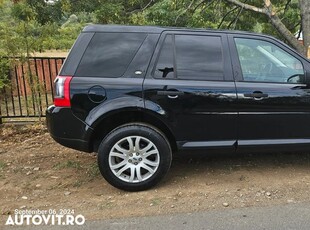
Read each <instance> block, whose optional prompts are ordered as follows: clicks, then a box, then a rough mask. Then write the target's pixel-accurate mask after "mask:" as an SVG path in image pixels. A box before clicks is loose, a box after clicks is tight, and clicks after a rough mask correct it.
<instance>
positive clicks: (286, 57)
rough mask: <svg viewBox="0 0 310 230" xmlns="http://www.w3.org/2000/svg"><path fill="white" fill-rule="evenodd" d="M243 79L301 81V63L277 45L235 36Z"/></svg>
mask: <svg viewBox="0 0 310 230" xmlns="http://www.w3.org/2000/svg"><path fill="white" fill-rule="evenodd" d="M235 42H236V46H237V51H238V56H239V61H240V65H241V69H242V73H243V79H244V80H245V81H259V82H283V83H284V82H287V83H297V82H302V81H303V77H304V70H303V66H302V63H301V62H300V61H299V60H298V59H297V58H295V57H293V56H292V55H290V54H289V53H287V52H286V51H284V50H282V49H281V48H279V47H278V46H276V45H274V44H272V43H270V42H266V41H262V40H256V39H244V38H235Z"/></svg>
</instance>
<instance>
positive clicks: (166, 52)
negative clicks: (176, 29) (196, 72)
mask: <svg viewBox="0 0 310 230" xmlns="http://www.w3.org/2000/svg"><path fill="white" fill-rule="evenodd" d="M172 39H173V37H172V35H168V36H167V37H166V39H165V41H164V44H163V46H162V48H161V51H160V54H159V58H158V62H157V65H156V69H155V77H156V78H174V67H173V41H172Z"/></svg>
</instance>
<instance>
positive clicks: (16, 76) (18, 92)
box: [14, 64, 23, 116]
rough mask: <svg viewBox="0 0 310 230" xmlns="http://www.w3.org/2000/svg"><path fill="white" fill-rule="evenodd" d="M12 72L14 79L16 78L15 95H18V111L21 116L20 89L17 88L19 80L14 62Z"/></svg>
mask: <svg viewBox="0 0 310 230" xmlns="http://www.w3.org/2000/svg"><path fill="white" fill-rule="evenodd" d="M14 70H15V71H14V72H15V79H16V86H17V95H18V105H19V112H20V116H23V110H22V104H21V102H20V91H19V90H20V89H19V80H18V73H17V68H16V65H15V64H14Z"/></svg>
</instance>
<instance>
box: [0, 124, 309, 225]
mask: <svg viewBox="0 0 310 230" xmlns="http://www.w3.org/2000/svg"><path fill="white" fill-rule="evenodd" d="M309 171H310V153H285V154H284V153H282V154H250V153H249V154H242V155H240V154H238V155H236V154H235V155H234V154H231V155H208V154H199V155H197V154H195V155H192V154H187V155H178V156H176V157H175V158H174V161H173V164H172V167H171V170H170V172H169V173H168V175H167V177H165V179H164V180H163V181H162V182H161V183H160V184H159V185H158V186H156V187H155V188H153V189H152V190H148V191H143V192H135V193H128V192H124V191H120V190H118V189H115V188H113V187H112V186H110V185H109V184H108V183H107V182H106V181H105V180H104V179H103V178H102V177H101V175H100V173H99V171H98V168H97V162H96V155H95V154H88V153H82V152H78V151H74V150H71V149H68V148H65V147H62V146H60V145H59V144H57V143H55V142H54V141H53V140H52V139H51V138H50V136H49V134H48V133H47V132H46V128H45V126H44V125H43V124H32V125H26V126H25V125H18V126H12V125H5V126H3V125H2V126H0V197H1V199H0V207H1V216H0V221H1V223H0V224H1V225H2V224H3V221H4V220H6V219H7V215H9V214H11V213H12V212H13V211H14V210H15V209H27V210H29V209H31V210H34V209H40V210H48V209H56V210H59V209H74V211H75V213H76V214H82V215H84V216H85V217H86V220H91V219H109V218H121V217H129V216H147V215H158V214H159V215H164V214H168V213H180V212H196V211H201V210H211V209H229V208H237V207H249V206H268V205H275V204H283V203H295V202H304V201H310V173H309Z"/></svg>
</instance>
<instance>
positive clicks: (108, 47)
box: [75, 33, 147, 77]
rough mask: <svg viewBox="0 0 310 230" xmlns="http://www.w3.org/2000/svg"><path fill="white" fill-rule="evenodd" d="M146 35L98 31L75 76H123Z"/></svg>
mask: <svg viewBox="0 0 310 230" xmlns="http://www.w3.org/2000/svg"><path fill="white" fill-rule="evenodd" d="M146 36H147V35H146V34H143V33H96V34H95V35H94V37H93V38H92V40H91V41H90V43H89V45H88V47H87V49H86V51H85V54H84V55H83V57H82V60H81V62H80V64H79V67H78V68H77V71H76V73H75V76H77V77H121V76H122V75H123V74H124V73H125V71H126V69H127V68H128V66H129V64H130V62H131V61H132V59H133V58H134V56H135V54H136V53H137V51H138V49H139V47H140V46H141V45H142V43H143V41H144V39H145V38H146Z"/></svg>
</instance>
